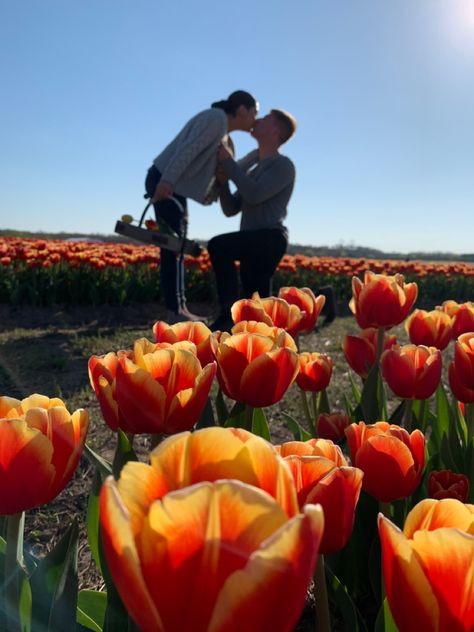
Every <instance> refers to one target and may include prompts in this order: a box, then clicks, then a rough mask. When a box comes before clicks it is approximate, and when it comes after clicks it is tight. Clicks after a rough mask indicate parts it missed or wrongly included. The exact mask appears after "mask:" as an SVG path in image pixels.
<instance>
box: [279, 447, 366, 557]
mask: <svg viewBox="0 0 474 632" xmlns="http://www.w3.org/2000/svg"><path fill="white" fill-rule="evenodd" d="M318 443H319V445H320V447H322V450H323V451H325V452H326V454H328V455H329V454H330V453H331V452H330V450H331V446H330V443H331V442H326V445H325V444H324V443H323V440H321V439H320V440H319V441H318V442H316V443H313V446H317V445H318ZM308 448H310V444H309V442H299V441H292V442H288V443H286V444H283V446H280V454H282V455H284V459H285V462H286V464H287V465H288V467H289V468H290V470H291V473H292V475H293V478H294V481H295V485H296V490H297V493H298V503H299V506H300V507H304V505H305V504H307V503H319V504H320V505H321V506H322V508H323V511H324V524H325V528H324V534H323V539H322V541H321V545H320V552H321V553H334V552H335V551H338V550H339V549H342V548H343V547H344V546H345V545H346V544H347V541H348V540H349V538H350V535H351V533H352V528H353V526H354V517H355V508H356V505H357V502H358V500H359V495H360V490H361V486H362V478H363V472H362V470H360V469H358V468H356V467H349V466H348V465H347V463H346V462H345V459H344V457H342V453H341V452H340V450H339V449H338V447H337V446H334V445H333V446H332V448H333V452H332V453H333V455H334V459H331V458H328V456H316V455H314V454H313V455H309V454H307V452H309V451H313V452H314V447H313V448H312V449H310V450H308Z"/></svg>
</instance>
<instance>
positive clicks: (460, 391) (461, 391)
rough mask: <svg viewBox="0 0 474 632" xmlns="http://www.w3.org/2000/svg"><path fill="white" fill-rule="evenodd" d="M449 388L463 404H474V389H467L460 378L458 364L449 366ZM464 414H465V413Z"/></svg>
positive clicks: (452, 363) (453, 363)
mask: <svg viewBox="0 0 474 632" xmlns="http://www.w3.org/2000/svg"><path fill="white" fill-rule="evenodd" d="M448 378H449V386H450V388H451V390H452V392H453V395H454V397H455V398H456V399H457V400H458V401H459V402H461V403H462V404H472V403H474V388H467V387H466V386H464V384H463V383H462V381H461V379H460V378H459V377H458V369H457V368H456V363H455V362H451V363H450V364H449V366H448ZM463 414H464V413H463Z"/></svg>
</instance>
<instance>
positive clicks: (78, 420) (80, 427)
mask: <svg viewBox="0 0 474 632" xmlns="http://www.w3.org/2000/svg"><path fill="white" fill-rule="evenodd" d="M88 427H89V418H88V415H87V412H86V411H85V410H82V409H79V410H76V411H75V412H74V413H73V414H72V415H71V414H70V413H69V412H68V411H67V409H66V407H65V405H64V402H63V401H62V400H60V399H58V398H56V397H55V398H51V399H50V398H49V397H46V396H44V395H37V394H35V395H30V397H27V398H26V399H23V400H22V401H19V400H17V399H14V398H13V397H0V490H1V493H0V515H11V514H16V513H19V512H21V511H25V510H27V509H31V508H32V507H36V506H38V505H44V504H46V503H49V502H50V501H51V500H53V498H55V497H56V496H57V495H58V494H59V493H60V492H61V491H62V489H63V488H64V487H65V486H66V485H67V483H68V482H69V481H70V479H71V477H72V475H73V474H74V471H75V469H76V467H77V464H78V462H79V459H80V456H81V453H82V449H83V447H84V442H85V440H86V435H87V430H88Z"/></svg>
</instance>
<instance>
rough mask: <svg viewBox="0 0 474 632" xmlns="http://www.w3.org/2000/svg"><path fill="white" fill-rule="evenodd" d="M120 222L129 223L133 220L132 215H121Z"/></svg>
mask: <svg viewBox="0 0 474 632" xmlns="http://www.w3.org/2000/svg"><path fill="white" fill-rule="evenodd" d="M122 222H124V223H125V224H131V223H132V222H133V217H132V216H131V215H122Z"/></svg>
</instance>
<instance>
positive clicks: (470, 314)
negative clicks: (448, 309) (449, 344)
mask: <svg viewBox="0 0 474 632" xmlns="http://www.w3.org/2000/svg"><path fill="white" fill-rule="evenodd" d="M470 331H474V303H472V302H468V303H461V305H459V306H458V309H457V311H456V313H455V314H454V317H453V338H454V339H455V340H456V338H459V336H461V335H462V334H466V333H468V332H470Z"/></svg>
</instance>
